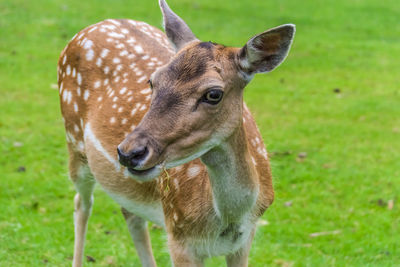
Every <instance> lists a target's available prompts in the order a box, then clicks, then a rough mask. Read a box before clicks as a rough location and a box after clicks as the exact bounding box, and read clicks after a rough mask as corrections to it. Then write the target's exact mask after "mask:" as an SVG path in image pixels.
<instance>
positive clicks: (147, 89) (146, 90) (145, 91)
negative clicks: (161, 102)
mask: <svg viewBox="0 0 400 267" xmlns="http://www.w3.org/2000/svg"><path fill="white" fill-rule="evenodd" d="M140 93H141V94H144V95H147V94H150V93H151V89H150V88H146V89H143V90H141V91H140Z"/></svg>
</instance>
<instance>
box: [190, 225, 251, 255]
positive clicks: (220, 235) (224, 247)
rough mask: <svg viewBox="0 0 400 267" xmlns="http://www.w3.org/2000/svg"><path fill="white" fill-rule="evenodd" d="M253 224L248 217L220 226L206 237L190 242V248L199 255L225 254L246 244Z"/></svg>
mask: <svg viewBox="0 0 400 267" xmlns="http://www.w3.org/2000/svg"><path fill="white" fill-rule="evenodd" d="M254 227H255V225H254V223H253V222H252V221H251V220H250V219H244V220H243V221H242V222H241V223H231V224H228V225H227V226H223V227H222V226H220V227H218V230H216V231H213V233H212V234H210V235H209V236H207V237H202V238H199V239H196V240H193V242H192V249H193V250H194V252H195V253H196V254H197V255H199V256H204V257H213V256H219V255H227V254H231V253H234V252H236V251H238V250H239V249H240V248H242V247H244V246H246V244H247V243H248V240H249V238H251V234H252V231H253V229H254Z"/></svg>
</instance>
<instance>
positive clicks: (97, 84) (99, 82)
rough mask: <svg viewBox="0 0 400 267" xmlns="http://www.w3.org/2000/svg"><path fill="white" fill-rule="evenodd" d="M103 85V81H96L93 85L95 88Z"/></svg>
mask: <svg viewBox="0 0 400 267" xmlns="http://www.w3.org/2000/svg"><path fill="white" fill-rule="evenodd" d="M100 85H101V81H96V82H95V83H94V85H93V87H94V88H99V87H100Z"/></svg>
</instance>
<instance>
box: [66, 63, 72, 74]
mask: <svg viewBox="0 0 400 267" xmlns="http://www.w3.org/2000/svg"><path fill="white" fill-rule="evenodd" d="M70 74H71V66H70V65H68V66H67V75H70Z"/></svg>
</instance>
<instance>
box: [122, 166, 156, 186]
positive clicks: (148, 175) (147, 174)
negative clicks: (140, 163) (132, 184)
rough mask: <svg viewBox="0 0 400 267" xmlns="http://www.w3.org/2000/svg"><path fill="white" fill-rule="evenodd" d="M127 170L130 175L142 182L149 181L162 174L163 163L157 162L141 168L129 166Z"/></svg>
mask: <svg viewBox="0 0 400 267" xmlns="http://www.w3.org/2000/svg"><path fill="white" fill-rule="evenodd" d="M127 170H128V173H129V175H130V176H133V178H134V179H136V180H139V181H141V182H147V181H151V180H153V179H155V178H157V177H158V176H159V175H160V174H161V172H162V170H163V165H162V164H157V165H155V166H153V167H151V168H148V169H140V170H138V169H134V168H130V167H128V168H127Z"/></svg>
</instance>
